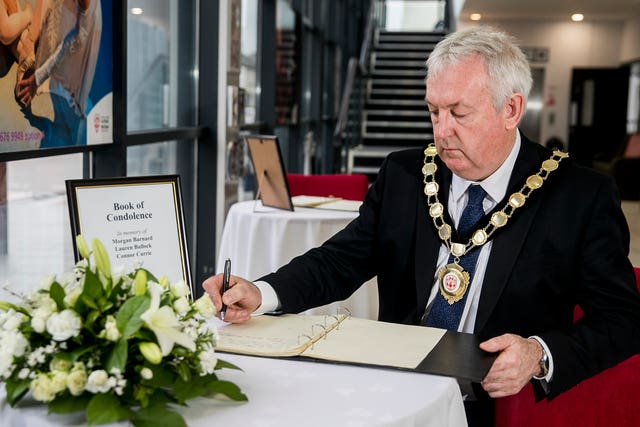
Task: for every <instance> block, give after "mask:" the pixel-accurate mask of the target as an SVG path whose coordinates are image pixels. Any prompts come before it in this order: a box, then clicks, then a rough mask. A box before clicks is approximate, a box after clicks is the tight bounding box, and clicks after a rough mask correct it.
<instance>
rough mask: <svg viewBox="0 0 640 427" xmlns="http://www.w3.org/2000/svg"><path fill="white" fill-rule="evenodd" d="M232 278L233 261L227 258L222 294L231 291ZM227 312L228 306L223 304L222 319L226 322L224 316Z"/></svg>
mask: <svg viewBox="0 0 640 427" xmlns="http://www.w3.org/2000/svg"><path fill="white" fill-rule="evenodd" d="M230 277H231V260H230V259H228V258H227V260H226V261H225V262H224V272H223V274H222V294H221V295H224V293H225V292H227V291H228V290H229V278H230ZM226 312H227V305H226V304H225V303H224V302H223V303H222V308H221V309H220V319H221V320H223V321H224V315H225V313H226Z"/></svg>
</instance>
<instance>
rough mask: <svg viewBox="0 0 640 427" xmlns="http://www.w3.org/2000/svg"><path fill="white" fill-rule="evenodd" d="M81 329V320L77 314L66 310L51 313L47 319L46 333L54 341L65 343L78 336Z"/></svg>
mask: <svg viewBox="0 0 640 427" xmlns="http://www.w3.org/2000/svg"><path fill="white" fill-rule="evenodd" d="M81 328H82V319H80V316H79V315H78V313H76V312H75V311H73V310H70V309H67V310H63V311H61V312H60V313H53V314H52V315H51V316H49V318H48V319H47V332H49V333H50V334H51V337H52V338H53V339H54V340H55V341H66V340H68V339H69V338H71V337H75V336H78V334H79V333H80V329H81Z"/></svg>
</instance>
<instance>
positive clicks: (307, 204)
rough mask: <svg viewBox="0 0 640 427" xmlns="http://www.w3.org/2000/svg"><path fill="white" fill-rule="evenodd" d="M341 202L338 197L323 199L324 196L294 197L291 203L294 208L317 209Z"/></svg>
mask: <svg viewBox="0 0 640 427" xmlns="http://www.w3.org/2000/svg"><path fill="white" fill-rule="evenodd" d="M337 200H340V199H339V198H338V197H322V196H293V197H292V198H291V203H293V206H298V207H301V208H315V207H318V206H319V205H322V204H324V203H330V202H335V201H337Z"/></svg>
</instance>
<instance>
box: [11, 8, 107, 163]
mask: <svg viewBox="0 0 640 427" xmlns="http://www.w3.org/2000/svg"><path fill="white" fill-rule="evenodd" d="M112 30H113V25H112V0H0V41H1V43H0V99H2V102H1V103H0V153H7V152H16V151H25V150H40V149H49V148H62V147H74V146H86V145H95V144H107V143H111V142H113V107H112V104H113V50H112V44H113V39H112Z"/></svg>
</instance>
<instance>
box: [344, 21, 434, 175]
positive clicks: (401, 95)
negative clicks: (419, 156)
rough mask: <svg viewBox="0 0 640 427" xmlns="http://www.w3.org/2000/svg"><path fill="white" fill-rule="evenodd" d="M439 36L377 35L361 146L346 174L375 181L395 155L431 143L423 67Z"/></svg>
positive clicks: (351, 155)
mask: <svg viewBox="0 0 640 427" xmlns="http://www.w3.org/2000/svg"><path fill="white" fill-rule="evenodd" d="M444 36H445V33H441V32H429V33H418V32H387V31H380V30H375V33H374V38H373V43H372V49H371V55H370V58H369V64H370V65H369V70H368V71H369V72H368V75H367V76H366V78H365V79H364V82H363V85H364V90H363V93H364V95H363V96H364V101H363V110H362V117H361V129H360V143H359V144H358V145H357V146H355V147H351V148H350V149H349V151H348V153H347V172H349V173H364V174H366V175H367V176H368V177H369V180H370V181H374V180H375V178H376V176H377V173H378V170H379V169H380V165H381V164H382V161H383V160H384V158H385V157H386V156H387V155H388V154H389V153H391V152H392V151H397V150H401V149H403V148H407V147H422V146H425V145H426V144H428V143H430V142H432V141H433V131H432V128H431V121H430V119H429V114H428V111H427V108H426V105H425V101H424V95H425V81H424V80H425V76H426V69H425V61H426V59H427V57H428V55H429V52H431V51H432V50H433V48H434V47H435V45H436V44H437V43H438V42H439V41H440V40H442V38H443V37H444Z"/></svg>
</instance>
